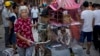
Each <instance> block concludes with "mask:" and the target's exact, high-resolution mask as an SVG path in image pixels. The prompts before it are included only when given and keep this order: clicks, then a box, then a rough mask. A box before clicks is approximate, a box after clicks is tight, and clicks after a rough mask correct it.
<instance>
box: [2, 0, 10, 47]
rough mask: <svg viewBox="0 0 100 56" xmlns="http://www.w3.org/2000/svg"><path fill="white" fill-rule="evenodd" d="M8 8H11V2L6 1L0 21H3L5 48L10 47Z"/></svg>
mask: <svg viewBox="0 0 100 56" xmlns="http://www.w3.org/2000/svg"><path fill="white" fill-rule="evenodd" d="M10 8H11V2H10V1H6V2H5V5H4V8H3V10H2V20H3V25H4V29H5V47H8V46H9V45H10V41H9V33H10V32H9V26H10V25H9V23H10V22H9V17H10Z"/></svg>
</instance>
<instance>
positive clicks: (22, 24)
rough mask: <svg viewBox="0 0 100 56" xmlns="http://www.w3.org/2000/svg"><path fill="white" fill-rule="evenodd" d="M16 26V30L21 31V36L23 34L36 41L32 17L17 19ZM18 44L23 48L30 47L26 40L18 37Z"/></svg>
mask: <svg viewBox="0 0 100 56" xmlns="http://www.w3.org/2000/svg"><path fill="white" fill-rule="evenodd" d="M14 28H15V29H14V30H15V32H17V33H20V34H21V36H23V37H24V38H26V39H28V40H31V41H34V39H33V35H32V26H31V20H30V18H27V19H25V20H24V19H22V18H19V19H17V21H16V23H15V25H14ZM17 45H18V46H19V47H22V48H27V47H29V46H28V45H27V44H26V42H25V41H23V40H21V39H19V38H18V37H17Z"/></svg>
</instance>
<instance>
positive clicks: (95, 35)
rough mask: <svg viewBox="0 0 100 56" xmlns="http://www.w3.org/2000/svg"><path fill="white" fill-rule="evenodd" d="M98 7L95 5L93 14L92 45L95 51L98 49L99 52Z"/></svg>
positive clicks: (99, 19) (99, 12)
mask: <svg viewBox="0 0 100 56" xmlns="http://www.w3.org/2000/svg"><path fill="white" fill-rule="evenodd" d="M99 7H100V5H99V4H96V5H95V10H94V11H93V12H94V29H93V43H94V46H95V49H96V50H97V49H99V52H100V8H99Z"/></svg>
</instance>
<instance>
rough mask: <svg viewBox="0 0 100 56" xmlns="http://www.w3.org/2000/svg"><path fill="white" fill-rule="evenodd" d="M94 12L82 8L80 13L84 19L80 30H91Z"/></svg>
mask: <svg viewBox="0 0 100 56" xmlns="http://www.w3.org/2000/svg"><path fill="white" fill-rule="evenodd" d="M93 18H94V13H93V11H92V10H84V11H82V13H81V19H83V20H84V23H83V26H82V31H84V32H91V31H93V27H92V23H93Z"/></svg>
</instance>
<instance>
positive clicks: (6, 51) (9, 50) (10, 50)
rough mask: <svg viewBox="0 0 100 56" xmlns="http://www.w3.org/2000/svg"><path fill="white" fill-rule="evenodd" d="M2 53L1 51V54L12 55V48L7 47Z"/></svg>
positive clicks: (4, 55)
mask: <svg viewBox="0 0 100 56" xmlns="http://www.w3.org/2000/svg"><path fill="white" fill-rule="evenodd" d="M2 53H3V56H14V50H13V48H8V49H6V50H4V51H3V52H2Z"/></svg>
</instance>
